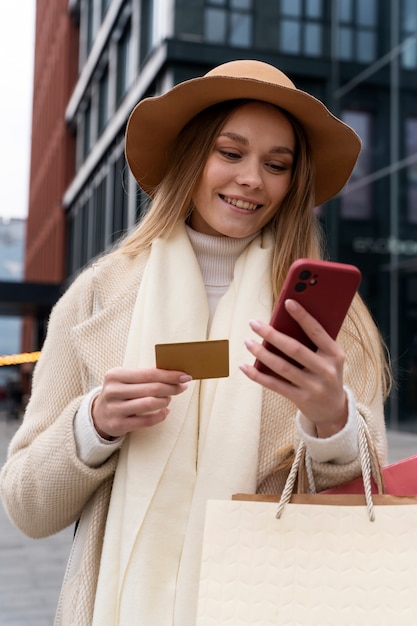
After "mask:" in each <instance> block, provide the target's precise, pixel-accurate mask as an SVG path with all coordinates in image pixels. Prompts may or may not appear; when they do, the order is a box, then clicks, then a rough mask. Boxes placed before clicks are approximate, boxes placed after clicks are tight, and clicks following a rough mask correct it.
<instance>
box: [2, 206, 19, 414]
mask: <svg viewBox="0 0 417 626" xmlns="http://www.w3.org/2000/svg"><path fill="white" fill-rule="evenodd" d="M24 247H25V220H23V219H15V218H14V219H3V218H0V281H1V282H3V281H7V282H8V283H17V282H21V281H22V279H23V256H24ZM1 282H0V284H1ZM4 313H5V314H4V315H2V316H1V317H0V354H9V355H11V354H16V353H18V352H20V336H21V327H22V320H21V318H20V317H19V316H18V315H15V314H14V313H15V312H14V311H13V310H9V311H5V312H4ZM18 375H19V372H18V370H16V369H15V368H13V367H8V366H3V367H0V407H1V400H2V399H3V398H4V397H5V394H6V390H7V387H8V385H9V384H10V383H11V382H14V381H16V380H17V378H18Z"/></svg>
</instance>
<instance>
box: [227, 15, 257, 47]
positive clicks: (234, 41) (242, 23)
mask: <svg viewBox="0 0 417 626" xmlns="http://www.w3.org/2000/svg"><path fill="white" fill-rule="evenodd" d="M251 27H252V20H251V18H250V16H249V15H246V14H245V13H232V14H231V16H230V38H229V43H230V44H231V45H232V46H242V47H244V48H245V47H249V46H250V44H251Z"/></svg>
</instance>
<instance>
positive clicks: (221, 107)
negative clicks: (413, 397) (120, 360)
mask: <svg viewBox="0 0 417 626" xmlns="http://www.w3.org/2000/svg"><path fill="white" fill-rule="evenodd" d="M248 102H250V100H231V101H226V102H221V103H219V104H215V105H213V106H211V107H209V108H207V109H205V110H203V111H202V112H201V113H199V114H198V115H196V116H195V117H194V118H193V119H192V120H191V121H190V122H189V123H188V124H187V125H186V126H185V127H184V129H183V130H182V131H181V133H180V135H179V136H178V139H177V141H176V142H175V146H174V148H173V150H172V152H171V154H169V155H168V158H167V169H166V174H165V176H164V178H163V180H162V181H161V183H160V185H159V186H158V187H157V188H156V189H155V190H154V194H153V200H152V202H151V204H150V207H149V209H148V210H147V212H146V214H145V216H144V217H143V218H142V219H141V221H140V222H139V223H138V225H137V226H136V228H135V229H134V230H133V231H132V232H131V233H130V234H128V235H127V236H126V237H125V238H124V239H122V240H121V242H120V244H119V246H118V247H117V248H116V249H115V251H114V252H113V254H125V255H128V256H130V257H135V256H136V255H138V254H139V253H141V252H142V251H144V250H146V249H148V248H149V247H150V246H151V244H152V242H153V241H154V240H155V239H156V238H158V237H168V236H169V234H170V233H171V231H172V229H173V228H174V226H175V224H176V223H177V222H178V221H179V220H184V221H186V220H187V218H188V217H189V216H190V214H191V212H192V210H193V205H192V196H193V192H194V189H195V187H196V185H197V183H198V181H199V179H200V177H201V175H202V172H203V168H204V166H205V163H206V161H207V158H208V156H209V154H210V153H211V152H212V150H213V146H214V143H215V141H216V139H217V136H218V134H219V133H220V131H221V129H222V127H223V126H224V124H225V123H226V121H227V120H228V119H229V117H230V116H231V115H232V113H233V112H234V111H235V110H236V109H238V108H239V107H241V106H243V105H244V104H246V103H248ZM271 106H273V105H271ZM279 110H280V111H281V113H282V114H283V115H284V116H285V117H286V118H287V119H288V120H289V122H290V123H291V125H292V128H293V131H294V134H295V139H296V151H295V159H294V166H293V172H292V179H291V183H290V187H289V190H288V192H287V195H286V197H285V198H284V200H283V202H282V203H281V205H280V207H279V210H278V211H277V212H276V214H275V216H274V217H273V219H272V221H271V222H270V224H269V226H270V227H271V229H272V231H273V233H274V238H275V247H274V252H273V260H272V272H271V288H272V293H273V297H274V299H275V300H276V299H277V298H278V295H279V292H280V290H281V287H282V284H283V282H284V279H285V276H286V274H287V272H288V269H289V267H290V265H291V263H293V261H295V260H296V259H298V258H303V257H307V258H316V259H318V258H323V257H324V247H323V235H322V230H321V227H320V224H319V221H318V219H317V217H316V215H315V214H314V211H313V208H314V164H313V163H312V159H311V157H310V151H309V147H308V144H307V140H306V137H305V134H304V132H303V129H302V127H301V126H300V124H299V123H298V122H297V120H295V119H294V118H293V116H292V115H291V114H289V113H288V112H287V111H285V110H282V109H279ZM288 233H291V236H288ZM348 316H349V320H350V322H351V323H350V324H349V326H350V328H352V327H353V329H354V330H345V331H344V332H345V333H347V334H349V335H350V336H351V338H352V339H354V340H355V341H357V342H359V344H360V346H361V348H362V353H363V355H364V361H366V357H368V358H370V359H371V362H372V364H373V366H374V368H375V370H376V372H377V376H376V380H375V391H376V388H377V384H378V381H377V378H378V372H380V373H382V378H383V387H384V394H385V395H388V393H389V389H390V385H391V374H390V368H389V365H388V363H387V359H386V349H385V346H384V344H383V342H382V340H381V338H380V336H379V333H378V332H377V330H376V328H375V324H374V322H373V320H372V318H371V315H370V313H369V311H368V308H367V307H366V305H365V304H364V302H363V301H362V299H361V298H360V296H359V295H357V296H356V297H355V299H354V301H353V304H352V307H351V310H350V312H349V314H348ZM375 333H376V335H375ZM364 365H365V363H364ZM364 371H367V368H366V367H364ZM364 384H365V382H364Z"/></svg>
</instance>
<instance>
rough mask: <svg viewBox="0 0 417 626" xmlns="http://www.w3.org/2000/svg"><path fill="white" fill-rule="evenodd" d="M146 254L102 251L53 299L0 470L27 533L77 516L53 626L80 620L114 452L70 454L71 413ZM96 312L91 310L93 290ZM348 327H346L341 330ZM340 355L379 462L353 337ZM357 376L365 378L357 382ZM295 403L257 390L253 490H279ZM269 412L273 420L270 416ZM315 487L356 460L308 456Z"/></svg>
mask: <svg viewBox="0 0 417 626" xmlns="http://www.w3.org/2000/svg"><path fill="white" fill-rule="evenodd" d="M146 260H147V255H146V254H144V255H142V256H141V257H139V258H138V259H136V260H129V259H128V258H126V257H124V256H122V255H118V256H112V257H105V258H103V259H102V260H101V261H99V262H98V263H97V264H96V265H95V267H94V268H90V269H88V270H86V271H85V272H84V273H82V274H81V275H80V276H79V277H78V278H77V280H76V281H75V282H74V284H73V285H72V286H71V287H70V288H69V289H68V291H67V292H66V293H65V294H64V296H63V297H62V298H61V300H60V301H59V302H58V304H57V305H56V306H55V308H54V310H53V313H52V315H51V319H50V323H49V327H48V335H47V338H46V341H45V344H44V346H43V349H42V356H41V359H40V361H39V363H38V364H37V367H36V369H35V374H34V392H33V394H32V396H31V399H30V402H29V405H28V408H27V411H26V414H25V418H24V422H23V425H22V427H21V428H20V429H19V431H18V432H17V434H16V435H15V437H14V439H13V441H12V442H11V445H10V449H9V456H8V461H7V463H6V464H5V466H4V468H3V469H2V473H1V475H0V489H1V496H2V500H3V502H4V505H5V508H6V510H7V512H8V514H9V516H10V518H11V519H12V520H13V522H14V523H15V524H16V525H17V526H18V527H19V528H20V529H21V530H22V531H23V532H24V533H26V534H27V535H29V536H30V537H45V536H48V535H51V534H53V533H56V532H58V531H60V530H62V529H63V528H65V527H67V526H68V525H71V524H74V523H75V522H76V521H77V520H78V519H79V518H80V517H81V521H80V523H79V526H78V530H77V535H76V538H75V541H74V546H73V550H72V553H71V557H70V560H69V565H68V571H67V574H66V577H65V581H64V585H63V591H62V595H61V600H60V606H59V608H58V612H57V618H56V625H57V626H58V625H60V626H61V625H63V626H69V625H72V626H90V625H91V621H92V611H93V605H94V596H95V590H96V583H97V577H98V570H99V563H100V555H101V547H102V539H103V535H104V528H105V522H106V515H107V510H108V505H109V499H110V493H111V487H112V481H113V476H114V472H115V468H116V465H117V460H118V453H115V454H113V455H112V456H111V457H110V459H109V460H108V461H106V462H105V463H103V465H101V466H100V467H98V468H91V467H88V466H86V465H85V464H83V463H82V462H81V461H80V460H79V459H78V456H77V450H76V445H75V440H74V433H73V418H74V415H75V413H76V411H77V409H78V407H79V405H80V403H81V401H82V398H83V396H84V395H85V393H86V392H87V391H88V390H89V389H90V388H91V387H92V386H93V385H97V384H100V383H101V381H102V380H103V376H104V374H105V372H106V371H107V370H108V369H110V368H112V367H115V366H119V365H121V363H122V362H123V357H124V353H125V348H126V340H127V334H128V331H129V326H130V318H131V313H132V309H133V306H134V303H135V300H136V295H137V290H138V286H139V284H140V280H141V276H142V273H143V269H144V266H145V264H146ZM94 295H95V297H96V298H97V300H98V303H99V311H98V312H97V313H93V298H94ZM351 330H352V329H351ZM341 341H342V343H343V346H344V348H345V350H346V353H347V362H346V373H345V382H346V384H347V385H349V386H350V387H351V388H352V389H353V390H354V392H355V395H356V398H357V407H358V410H359V411H360V412H361V414H362V415H363V416H364V417H365V419H366V420H367V422H368V424H369V427H370V430H371V434H372V436H373V440H374V443H375V446H376V448H377V451H378V453H379V455H380V457H381V459H382V461H384V460H385V459H384V455H385V449H386V440H385V430H384V417H383V405H382V395H381V391H380V389H379V390H378V393H377V394H376V395H375V396H374V395H373V394H372V388H373V385H374V379H373V377H372V376H365V371H364V367H365V366H366V364H365V363H364V360H363V357H362V355H361V350H360V349H359V347H358V344H357V343H356V342H354V341H352V340H351V339H349V336H348V335H343V337H342V338H341ZM364 381H365V383H364ZM295 412H296V410H295V407H294V406H293V405H291V403H289V402H288V401H286V400H285V399H284V398H282V397H280V396H278V395H276V394H273V393H272V392H267V391H264V394H263V407H262V417H261V433H260V449H259V464H258V491H260V492H265V491H269V492H277V491H280V490H281V489H282V487H283V484H284V482H285V477H286V474H287V471H274V468H276V467H277V464H279V462H280V461H281V460H282V455H280V453H279V452H278V450H279V449H282V448H284V447H285V446H287V445H293V444H294V443H295V442H294V439H295V432H294V415H295ZM277 418H278V419H277ZM313 469H314V473H315V479H316V485H317V488H318V489H323V488H326V487H329V486H332V485H334V484H338V483H341V482H344V481H345V480H349V479H350V478H353V477H354V476H357V475H358V473H359V465H358V460H355V461H354V462H352V463H349V464H347V465H336V464H332V463H323V464H313Z"/></svg>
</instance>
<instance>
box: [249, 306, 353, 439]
mask: <svg viewBox="0 0 417 626" xmlns="http://www.w3.org/2000/svg"><path fill="white" fill-rule="evenodd" d="M285 307H286V309H287V311H288V313H289V314H290V315H291V316H292V317H293V318H294V320H295V321H296V322H297V323H298V324H299V325H300V326H301V328H302V329H303V330H304V332H305V333H306V335H308V337H309V338H310V339H311V340H312V341H313V343H314V344H315V345H316V346H317V351H316V352H313V351H312V350H310V349H309V348H307V347H306V346H304V345H302V344H301V343H300V342H299V341H297V340H296V339H293V338H292V337H289V336H288V335H285V334H283V333H280V332H279V331H277V330H275V328H273V327H272V326H271V325H270V324H265V323H263V322H258V321H252V322H250V326H251V328H252V330H254V331H255V332H256V333H257V334H258V335H259V336H260V337H261V339H265V340H266V341H267V342H268V343H270V344H272V345H273V346H275V347H276V348H277V349H278V350H280V351H281V352H282V353H284V354H286V355H287V356H288V357H290V358H291V359H293V360H294V361H296V362H297V363H299V364H300V365H301V366H303V367H302V368H299V367H297V366H296V365H293V364H292V363H290V362H288V361H287V360H286V359H285V358H283V357H281V356H279V355H277V354H274V353H273V352H270V351H269V350H267V348H265V347H264V346H263V345H262V344H261V343H257V342H256V341H253V340H247V341H246V342H245V343H246V347H247V349H248V350H249V352H251V354H252V355H253V356H254V357H255V358H257V359H258V360H259V361H261V362H262V363H264V364H265V365H266V366H267V367H268V368H269V369H270V370H272V371H273V372H275V373H276V374H277V377H276V376H272V375H268V374H264V373H262V372H260V371H259V370H257V369H256V368H255V367H253V366H252V365H243V366H241V369H242V371H243V372H244V373H245V374H246V376H248V378H250V379H251V380H253V381H255V382H257V383H259V384H261V385H263V386H264V387H267V388H268V389H271V390H272V391H276V392H277V393H279V394H281V395H283V396H285V397H286V398H288V400H290V401H291V402H293V403H294V404H295V405H296V406H297V407H298V409H299V410H300V411H301V412H302V413H303V415H304V416H305V417H306V418H307V419H309V420H310V421H311V422H312V423H313V424H315V426H316V430H317V436H318V437H330V436H331V435H334V434H336V433H337V432H339V430H341V429H342V428H343V427H344V426H345V424H346V421H347V417H348V405H347V397H346V393H345V390H344V389H343V366H344V362H345V353H344V351H343V350H342V348H341V347H340V346H339V344H338V343H336V341H334V340H333V339H332V338H331V337H330V336H329V335H328V334H327V332H326V331H325V330H324V328H323V327H322V326H321V325H320V324H319V322H318V321H317V320H316V319H315V318H314V317H312V316H311V315H310V314H309V313H308V312H307V311H306V310H305V309H304V308H303V307H302V306H301V305H300V304H299V303H297V302H296V301H295V300H287V301H286V302H285Z"/></svg>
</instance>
